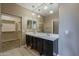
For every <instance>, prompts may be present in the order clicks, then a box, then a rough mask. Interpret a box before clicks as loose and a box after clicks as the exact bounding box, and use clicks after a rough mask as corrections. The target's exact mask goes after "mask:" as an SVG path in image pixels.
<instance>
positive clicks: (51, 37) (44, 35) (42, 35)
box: [26, 32, 59, 41]
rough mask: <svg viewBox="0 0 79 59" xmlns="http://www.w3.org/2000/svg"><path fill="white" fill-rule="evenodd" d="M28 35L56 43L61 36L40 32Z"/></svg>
mask: <svg viewBox="0 0 79 59" xmlns="http://www.w3.org/2000/svg"><path fill="white" fill-rule="evenodd" d="M26 34H27V35H31V36H35V37H39V38H43V39H46V40H51V41H54V40H56V39H58V38H59V34H50V33H39V32H36V33H34V32H27V33H26Z"/></svg>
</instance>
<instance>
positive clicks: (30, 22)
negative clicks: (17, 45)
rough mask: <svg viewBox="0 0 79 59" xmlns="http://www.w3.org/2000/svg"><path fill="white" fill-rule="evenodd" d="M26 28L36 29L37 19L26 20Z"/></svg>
mask: <svg viewBox="0 0 79 59" xmlns="http://www.w3.org/2000/svg"><path fill="white" fill-rule="evenodd" d="M27 28H28V29H37V21H35V20H27Z"/></svg>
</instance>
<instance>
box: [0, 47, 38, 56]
mask: <svg viewBox="0 0 79 59" xmlns="http://www.w3.org/2000/svg"><path fill="white" fill-rule="evenodd" d="M0 56H39V53H38V52H37V51H35V50H32V49H30V48H27V47H23V46H22V47H20V48H15V49H12V50H8V51H6V52H3V53H0Z"/></svg>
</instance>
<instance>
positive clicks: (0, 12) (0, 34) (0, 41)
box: [0, 4, 1, 51]
mask: <svg viewBox="0 0 79 59" xmlns="http://www.w3.org/2000/svg"><path fill="white" fill-rule="evenodd" d="M0 14H1V4H0ZM0 20H1V15H0ZM0 51H1V23H0Z"/></svg>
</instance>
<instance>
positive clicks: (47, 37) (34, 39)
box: [26, 32, 59, 56]
mask: <svg viewBox="0 0 79 59" xmlns="http://www.w3.org/2000/svg"><path fill="white" fill-rule="evenodd" d="M58 38H59V35H58V34H49V33H35V32H34V33H33V32H29V33H26V44H27V46H31V49H35V50H37V51H38V52H39V53H40V55H46V56H53V55H57V54H58Z"/></svg>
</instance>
